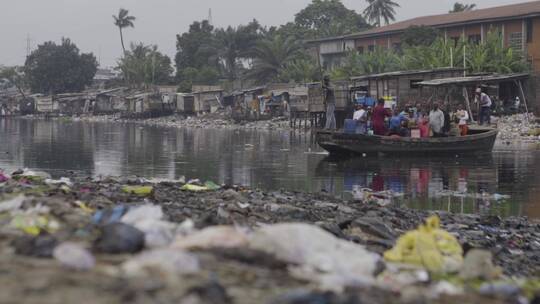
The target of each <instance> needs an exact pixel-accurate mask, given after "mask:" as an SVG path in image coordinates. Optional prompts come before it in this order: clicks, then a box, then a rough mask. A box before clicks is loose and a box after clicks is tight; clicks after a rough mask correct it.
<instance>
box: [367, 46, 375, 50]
mask: <svg viewBox="0 0 540 304" xmlns="http://www.w3.org/2000/svg"><path fill="white" fill-rule="evenodd" d="M367 49H368V51H370V52H373V51H375V46H374V45H368V47H367Z"/></svg>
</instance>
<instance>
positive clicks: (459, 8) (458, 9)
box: [449, 2, 476, 13]
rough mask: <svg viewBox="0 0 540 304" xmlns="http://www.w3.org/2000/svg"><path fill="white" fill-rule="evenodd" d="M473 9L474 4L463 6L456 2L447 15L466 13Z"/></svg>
mask: <svg viewBox="0 0 540 304" xmlns="http://www.w3.org/2000/svg"><path fill="white" fill-rule="evenodd" d="M475 8H476V4H474V3H472V4H463V3H460V2H456V3H454V8H453V9H452V10H451V11H449V13H460V12H468V11H472V10H473V9H475Z"/></svg>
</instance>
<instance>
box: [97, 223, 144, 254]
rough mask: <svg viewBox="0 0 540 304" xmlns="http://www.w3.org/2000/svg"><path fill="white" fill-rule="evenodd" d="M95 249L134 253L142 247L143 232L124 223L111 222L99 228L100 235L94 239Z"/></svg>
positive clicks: (116, 252) (106, 251)
mask: <svg viewBox="0 0 540 304" xmlns="http://www.w3.org/2000/svg"><path fill="white" fill-rule="evenodd" d="M94 247H95V248H96V250H98V251H100V252H104V253H112V254H118V253H135V252H139V251H141V250H142V249H143V247H144V233H143V232H142V231H140V230H139V229H137V228H135V227H133V226H130V225H127V224H124V223H113V224H109V225H106V226H104V227H103V228H102V229H101V236H100V237H99V238H98V239H97V240H96V241H95V243H94Z"/></svg>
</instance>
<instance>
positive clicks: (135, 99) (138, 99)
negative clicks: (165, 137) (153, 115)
mask: <svg viewBox="0 0 540 304" xmlns="http://www.w3.org/2000/svg"><path fill="white" fill-rule="evenodd" d="M126 100H127V103H128V111H129V112H131V113H145V112H163V111H165V110H166V108H165V107H164V105H163V102H162V100H161V94H159V93H140V94H135V95H132V96H128V97H126Z"/></svg>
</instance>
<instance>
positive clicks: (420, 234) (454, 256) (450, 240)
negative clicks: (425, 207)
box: [384, 216, 463, 272]
mask: <svg viewBox="0 0 540 304" xmlns="http://www.w3.org/2000/svg"><path fill="white" fill-rule="evenodd" d="M462 255H463V249H462V248H461V245H460V244H459V243H458V241H457V239H456V238H455V237H454V236H453V235H451V234H450V233H448V232H447V231H445V230H442V229H440V219H439V217H437V216H431V217H429V218H428V219H427V220H426V223H425V224H424V225H420V226H419V227H418V229H416V230H413V231H409V232H407V233H405V234H404V235H402V236H401V237H400V238H399V239H398V240H397V243H396V245H395V246H394V248H392V249H391V250H388V251H386V252H385V253H384V258H385V260H386V261H388V262H397V263H407V264H414V265H419V266H423V267H425V268H426V269H428V270H429V271H433V272H455V271H457V270H458V269H459V268H460V267H461V265H462V263H463V257H462Z"/></svg>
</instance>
